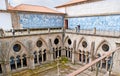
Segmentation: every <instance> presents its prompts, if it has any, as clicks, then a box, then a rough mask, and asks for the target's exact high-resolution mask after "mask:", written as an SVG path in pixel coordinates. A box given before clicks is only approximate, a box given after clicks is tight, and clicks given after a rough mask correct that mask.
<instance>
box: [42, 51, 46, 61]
mask: <svg viewBox="0 0 120 76" xmlns="http://www.w3.org/2000/svg"><path fill="white" fill-rule="evenodd" d="M43 60H44V61H46V49H45V50H44V54H43Z"/></svg>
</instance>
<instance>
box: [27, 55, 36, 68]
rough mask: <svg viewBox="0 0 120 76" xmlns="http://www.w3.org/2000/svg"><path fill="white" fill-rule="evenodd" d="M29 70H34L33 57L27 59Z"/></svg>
mask: <svg viewBox="0 0 120 76" xmlns="http://www.w3.org/2000/svg"><path fill="white" fill-rule="evenodd" d="M27 62H28V64H29V69H35V63H34V55H32V56H31V57H29V58H28V61H27Z"/></svg>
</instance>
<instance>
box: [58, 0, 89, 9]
mask: <svg viewBox="0 0 120 76" xmlns="http://www.w3.org/2000/svg"><path fill="white" fill-rule="evenodd" d="M86 1H88V0H71V1H70V2H68V3H65V4H63V5H60V6H56V8H60V7H65V6H70V5H74V4H77V3H82V2H86Z"/></svg>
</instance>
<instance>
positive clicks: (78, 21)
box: [68, 15, 120, 31]
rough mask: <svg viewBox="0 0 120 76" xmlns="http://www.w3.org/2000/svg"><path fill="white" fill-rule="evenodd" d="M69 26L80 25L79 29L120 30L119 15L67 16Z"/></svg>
mask: <svg viewBox="0 0 120 76" xmlns="http://www.w3.org/2000/svg"><path fill="white" fill-rule="evenodd" d="M68 23H69V28H71V29H73V28H75V27H77V25H80V28H81V29H93V28H94V27H96V29H97V30H110V31H120V15H111V16H94V17H81V18H69V19H68Z"/></svg>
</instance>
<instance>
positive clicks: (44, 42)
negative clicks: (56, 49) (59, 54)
mask: <svg viewBox="0 0 120 76" xmlns="http://www.w3.org/2000/svg"><path fill="white" fill-rule="evenodd" d="M38 40H41V41H42V42H43V44H45V47H46V49H47V50H48V45H47V42H46V41H45V40H44V39H43V38H41V37H39V38H38V39H37V40H36V41H35V43H34V48H35V47H36V42H37V41H38Z"/></svg>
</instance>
